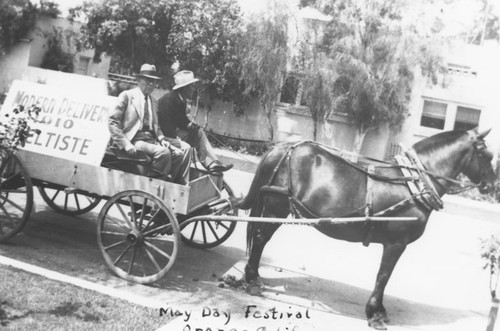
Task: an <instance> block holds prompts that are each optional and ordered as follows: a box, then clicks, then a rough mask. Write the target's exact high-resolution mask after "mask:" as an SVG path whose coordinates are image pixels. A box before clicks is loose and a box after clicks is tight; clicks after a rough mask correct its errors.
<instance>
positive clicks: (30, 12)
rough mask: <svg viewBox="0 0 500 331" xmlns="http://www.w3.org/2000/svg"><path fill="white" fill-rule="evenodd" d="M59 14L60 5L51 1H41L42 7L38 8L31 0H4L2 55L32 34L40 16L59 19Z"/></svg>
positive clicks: (0, 26)
mask: <svg viewBox="0 0 500 331" xmlns="http://www.w3.org/2000/svg"><path fill="white" fill-rule="evenodd" d="M59 13H60V11H59V9H58V5H57V4H55V3H53V2H50V1H40V6H38V5H36V4H33V3H32V2H31V1H30V0H2V1H1V2H0V55H3V54H4V53H5V52H6V51H7V50H8V49H9V48H10V47H11V46H12V45H14V44H16V43H17V42H19V41H20V40H21V39H23V38H26V37H27V36H28V35H29V33H30V32H32V30H33V28H34V27H35V24H36V20H37V17H38V16H39V15H49V16H51V17H57V15H58V14H59Z"/></svg>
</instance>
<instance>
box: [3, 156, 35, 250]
mask: <svg viewBox="0 0 500 331" xmlns="http://www.w3.org/2000/svg"><path fill="white" fill-rule="evenodd" d="M1 159H2V164H1V167H0V181H1V183H0V242H2V241H5V240H7V239H9V238H11V237H13V236H15V235H16V234H17V233H19V232H20V231H21V230H22V229H23V228H24V226H25V225H26V222H27V221H28V218H29V216H30V214H31V211H32V209H33V185H32V184H31V178H30V177H29V174H28V171H27V170H26V169H25V168H24V166H23V165H22V164H21V161H19V159H18V158H17V156H16V155H14V154H10V155H8V152H6V151H2V155H1Z"/></svg>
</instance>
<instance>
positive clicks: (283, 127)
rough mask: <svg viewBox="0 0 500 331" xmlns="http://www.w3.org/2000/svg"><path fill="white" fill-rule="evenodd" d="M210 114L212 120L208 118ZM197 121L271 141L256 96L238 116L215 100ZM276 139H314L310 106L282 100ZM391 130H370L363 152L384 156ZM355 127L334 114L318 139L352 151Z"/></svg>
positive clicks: (274, 121) (277, 113) (276, 113)
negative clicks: (291, 104) (288, 104)
mask: <svg viewBox="0 0 500 331" xmlns="http://www.w3.org/2000/svg"><path fill="white" fill-rule="evenodd" d="M207 118H208V120H207ZM195 119H196V122H197V123H199V124H200V125H205V123H207V128H208V129H211V130H213V131H214V132H216V133H218V134H222V135H225V136H229V137H234V138H241V139H247V140H259V141H269V138H270V135H269V132H268V126H267V125H268V124H267V119H266V117H265V114H264V112H263V111H262V109H261V108H260V105H259V102H258V100H255V101H254V102H252V103H251V104H250V105H248V106H247V107H246V108H245V111H244V114H243V115H241V116H236V115H235V114H234V112H233V110H232V106H231V104H229V103H223V102H220V101H219V102H215V103H214V104H213V105H212V107H211V110H210V111H209V112H208V117H207V109H206V108H201V107H200V108H199V110H198V113H197V116H196V118H195ZM271 123H272V125H273V129H274V141H284V140H293V141H297V140H314V122H313V120H312V117H311V115H310V113H309V112H308V110H307V108H305V107H290V106H287V105H284V104H278V105H277V107H276V108H275V110H274V111H273V113H272V119H271ZM389 136H390V134H389V130H388V129H386V128H382V129H381V130H379V131H374V132H370V133H368V134H367V136H366V138H365V140H364V143H363V145H362V148H361V154H363V155H366V156H370V157H376V158H380V159H383V158H385V156H386V154H387V146H388V140H389ZM354 138H355V131H354V128H353V126H352V125H351V124H350V122H349V119H348V118H347V117H346V116H342V115H333V116H331V117H330V118H329V119H328V120H327V121H326V123H324V124H321V125H319V127H318V130H317V136H316V141H318V142H321V143H324V144H326V145H329V146H333V147H336V148H339V149H343V150H347V151H352V149H353V145H354Z"/></svg>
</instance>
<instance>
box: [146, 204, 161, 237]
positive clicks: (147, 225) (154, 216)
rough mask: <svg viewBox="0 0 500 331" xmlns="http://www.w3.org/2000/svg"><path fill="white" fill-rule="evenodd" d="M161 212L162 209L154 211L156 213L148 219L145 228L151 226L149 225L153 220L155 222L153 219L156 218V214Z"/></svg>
mask: <svg viewBox="0 0 500 331" xmlns="http://www.w3.org/2000/svg"><path fill="white" fill-rule="evenodd" d="M159 212H160V209H158V210H156V212H155V213H154V215H153V216H152V217H151V219H150V220H149V221H148V223H147V224H146V226H145V227H144V228H145V229H147V228H148V227H149V225H150V224H151V222H153V220H154V219H155V218H156V216H157V215H158V213H159ZM148 232H149V231H148Z"/></svg>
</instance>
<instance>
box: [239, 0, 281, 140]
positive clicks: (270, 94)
mask: <svg viewBox="0 0 500 331" xmlns="http://www.w3.org/2000/svg"><path fill="white" fill-rule="evenodd" d="M289 18H290V13H289V10H288V8H287V7H286V6H285V5H284V4H283V3H281V2H279V1H270V2H268V8H267V10H266V15H261V16H256V17H253V19H252V20H251V21H249V22H248V24H247V25H246V29H245V31H244V32H243V33H242V39H240V40H239V43H238V44H239V50H238V55H239V57H240V61H241V73H240V74H241V82H242V83H243V86H245V90H244V93H245V95H252V94H253V95H258V96H259V98H260V101H261V103H262V105H263V107H264V111H265V112H266V115H267V118H268V126H269V134H270V137H271V140H272V138H273V129H272V125H271V112H272V109H273V106H274V105H275V103H276V101H277V97H278V94H279V92H280V90H281V86H282V84H283V81H284V73H285V72H286V69H287V60H288V56H289V50H288V22H289Z"/></svg>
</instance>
